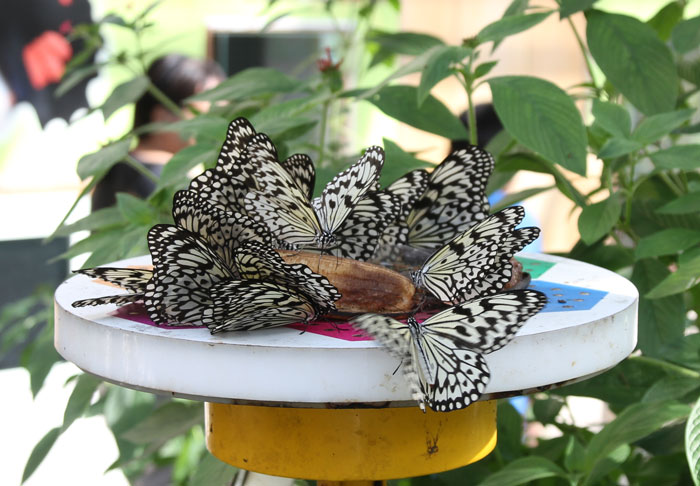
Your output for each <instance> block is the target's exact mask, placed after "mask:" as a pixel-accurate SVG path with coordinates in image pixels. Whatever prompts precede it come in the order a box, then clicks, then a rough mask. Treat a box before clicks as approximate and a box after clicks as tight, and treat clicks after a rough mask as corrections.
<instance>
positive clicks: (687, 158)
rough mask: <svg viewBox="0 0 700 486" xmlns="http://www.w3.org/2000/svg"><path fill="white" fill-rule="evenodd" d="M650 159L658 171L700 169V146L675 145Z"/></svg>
mask: <svg viewBox="0 0 700 486" xmlns="http://www.w3.org/2000/svg"><path fill="white" fill-rule="evenodd" d="M649 157H651V160H653V161H654V165H655V166H656V167H657V168H658V169H666V170H672V169H680V170H687V171H692V170H696V169H700V145H695V144H689V145H674V146H673V147H669V148H667V149H664V150H658V151H656V152H654V153H652V154H651V155H650V156H649Z"/></svg>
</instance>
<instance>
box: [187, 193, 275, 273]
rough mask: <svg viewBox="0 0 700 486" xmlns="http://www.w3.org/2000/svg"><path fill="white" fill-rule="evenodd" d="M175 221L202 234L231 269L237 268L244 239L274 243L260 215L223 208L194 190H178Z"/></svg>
mask: <svg viewBox="0 0 700 486" xmlns="http://www.w3.org/2000/svg"><path fill="white" fill-rule="evenodd" d="M173 220H174V221H175V225H176V226H177V227H178V228H181V229H184V230H187V231H189V232H190V233H193V234H196V235H198V236H199V237H200V238H201V239H202V240H203V241H205V242H206V243H207V245H208V246H209V247H210V248H211V249H212V250H214V252H215V253H216V254H217V255H218V256H219V258H221V260H222V261H223V263H224V264H225V265H227V266H228V267H229V268H231V267H233V254H234V251H235V249H236V248H237V247H239V246H240V245H241V244H242V243H243V242H249V241H259V242H262V243H264V244H266V245H271V244H272V236H271V235H270V233H269V231H268V230H267V226H265V224H264V223H263V222H262V221H260V219H259V218H256V217H255V216H254V215H253V216H251V215H245V214H242V213H239V212H237V211H224V210H221V209H220V208H217V207H215V206H212V205H211V204H209V202H208V201H207V200H206V199H205V198H204V197H202V196H201V195H199V194H197V193H194V192H192V191H178V192H176V193H175V196H174V197H173Z"/></svg>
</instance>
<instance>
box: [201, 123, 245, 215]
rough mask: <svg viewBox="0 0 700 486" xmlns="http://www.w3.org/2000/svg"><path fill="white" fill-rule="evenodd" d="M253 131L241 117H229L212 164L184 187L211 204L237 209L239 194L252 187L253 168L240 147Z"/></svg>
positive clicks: (239, 204)
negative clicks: (232, 118)
mask: <svg viewBox="0 0 700 486" xmlns="http://www.w3.org/2000/svg"><path fill="white" fill-rule="evenodd" d="M256 133H257V132H256V131H255V129H254V128H253V126H252V125H251V124H250V122H249V121H248V120H246V119H245V118H236V119H235V120H233V121H232V122H231V123H230V124H229V126H228V130H227V131H226V139H225V140H224V143H223V145H222V147H221V151H220V153H219V157H218V159H217V161H216V166H215V167H214V168H212V169H208V170H205V171H204V172H202V173H201V174H200V175H199V176H197V177H195V178H194V179H192V181H191V182H190V185H189V187H188V189H189V190H190V191H192V192H195V193H197V194H199V196H200V197H201V198H202V199H204V200H206V201H208V202H209V203H210V204H212V205H213V206H215V207H218V208H220V209H223V210H227V211H231V212H236V211H237V212H240V211H241V210H242V209H243V204H242V203H243V198H244V197H245V195H246V194H247V193H248V191H249V190H250V188H251V187H255V178H254V175H253V173H254V171H255V170H254V169H255V168H254V167H253V166H252V165H251V164H250V163H249V161H248V160H247V159H246V157H245V156H244V151H245V147H246V145H247V144H248V142H250V140H251V139H252V138H253V137H254V136H255V135H256Z"/></svg>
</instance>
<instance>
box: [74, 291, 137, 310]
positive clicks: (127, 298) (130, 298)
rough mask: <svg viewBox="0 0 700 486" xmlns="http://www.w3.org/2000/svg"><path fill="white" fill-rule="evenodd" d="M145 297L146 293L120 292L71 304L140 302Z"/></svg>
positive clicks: (79, 305)
mask: <svg viewBox="0 0 700 486" xmlns="http://www.w3.org/2000/svg"><path fill="white" fill-rule="evenodd" d="M143 299H144V294H142V293H138V294H120V295H107V296H105V297H95V298H92V299H83V300H76V301H75V302H73V303H72V304H71V305H72V306H73V307H87V306H92V305H105V304H116V305H124V304H133V303H134V302H139V301H142V300H143Z"/></svg>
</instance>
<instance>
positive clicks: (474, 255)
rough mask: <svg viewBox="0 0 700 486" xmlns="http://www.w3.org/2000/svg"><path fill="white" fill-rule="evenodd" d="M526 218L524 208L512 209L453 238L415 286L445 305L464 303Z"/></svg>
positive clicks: (422, 271) (421, 272)
mask: <svg viewBox="0 0 700 486" xmlns="http://www.w3.org/2000/svg"><path fill="white" fill-rule="evenodd" d="M524 215H525V211H524V210H523V208H522V207H521V206H513V207H509V208H506V209H503V210H501V211H499V212H497V213H495V214H493V215H491V216H489V217H488V218H487V219H485V220H483V221H481V222H480V223H478V224H477V225H475V226H473V227H472V228H471V229H469V230H467V231H465V232H464V233H462V234H460V235H458V236H457V237H455V238H453V239H452V240H451V241H449V242H448V243H447V244H445V245H444V246H443V247H442V248H440V249H438V250H437V251H436V252H435V253H433V254H432V255H431V256H430V257H429V258H428V259H427V260H426V262H425V263H424V264H423V266H422V267H421V268H420V269H419V270H418V271H417V272H415V273H414V274H413V279H414V283H415V284H416V286H418V287H423V288H425V289H426V290H427V291H428V292H430V293H431V294H432V295H434V296H435V297H437V298H438V299H440V300H441V301H443V302H451V303H457V302H462V301H464V300H465V299H464V296H465V295H471V294H472V292H473V291H474V289H475V286H476V283H477V282H480V281H482V280H483V279H484V278H485V276H486V275H488V274H489V273H490V272H491V269H492V268H493V267H494V266H495V264H496V262H497V261H500V260H499V257H500V255H501V253H502V251H501V249H500V248H501V242H502V241H503V239H504V238H505V237H506V235H511V233H512V232H513V229H514V228H515V226H516V225H517V224H518V223H520V221H521V220H522V219H523V217H524Z"/></svg>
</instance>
